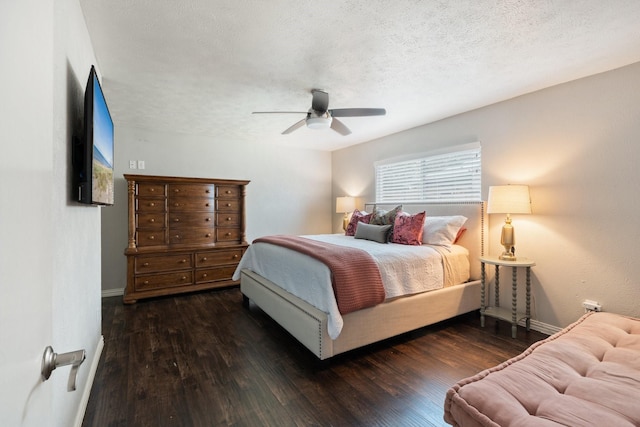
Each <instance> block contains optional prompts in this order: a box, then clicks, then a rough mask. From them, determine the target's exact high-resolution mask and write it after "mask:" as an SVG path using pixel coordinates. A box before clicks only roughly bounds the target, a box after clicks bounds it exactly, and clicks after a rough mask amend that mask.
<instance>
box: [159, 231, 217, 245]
mask: <svg viewBox="0 0 640 427" xmlns="http://www.w3.org/2000/svg"><path fill="white" fill-rule="evenodd" d="M214 243H215V232H214V230H212V229H210V228H188V229H179V230H173V229H171V230H170V231H169V244H171V245H206V244H214Z"/></svg>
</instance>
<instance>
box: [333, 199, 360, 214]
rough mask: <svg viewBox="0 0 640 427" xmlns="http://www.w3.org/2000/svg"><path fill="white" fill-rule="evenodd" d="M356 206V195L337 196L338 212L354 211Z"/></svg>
mask: <svg viewBox="0 0 640 427" xmlns="http://www.w3.org/2000/svg"><path fill="white" fill-rule="evenodd" d="M355 208H356V199H355V197H348V196H344V197H337V198H336V213H347V212H352V211H353V210H354V209H355Z"/></svg>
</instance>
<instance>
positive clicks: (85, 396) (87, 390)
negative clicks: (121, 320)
mask: <svg viewBox="0 0 640 427" xmlns="http://www.w3.org/2000/svg"><path fill="white" fill-rule="evenodd" d="M103 348H104V336H102V335H100V340H98V345H97V346H96V351H95V352H94V353H93V360H91V366H90V367H89V376H88V377H87V382H86V383H85V385H84V390H83V391H82V397H81V398H80V405H78V413H77V414H76V422H75V423H74V426H75V427H82V420H84V414H85V412H86V411H87V405H88V404H89V395H90V394H91V387H93V380H94V379H95V378H96V372H97V371H98V363H99V362H100V356H101V355H102V349H103Z"/></svg>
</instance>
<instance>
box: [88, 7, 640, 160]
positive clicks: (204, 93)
mask: <svg viewBox="0 0 640 427" xmlns="http://www.w3.org/2000/svg"><path fill="white" fill-rule="evenodd" d="M80 3H81V5H82V9H83V11H84V14H85V17H86V21H87V27H88V29H89V33H90V36H91V40H92V43H93V46H94V50H95V53H96V57H97V60H98V67H99V69H100V72H101V74H102V81H103V86H104V90H105V94H106V98H107V101H108V103H109V108H110V110H111V114H112V116H113V119H114V121H115V124H116V126H125V125H126V126H132V127H139V128H143V129H153V130H156V131H161V132H162V131H167V132H178V133H188V134H199V135H206V136H210V138H211V142H212V143H220V144H227V143H231V144H233V143H243V142H247V141H248V142H252V143H260V144H280V145H282V144H284V145H291V146H297V147H305V148H310V149H320V150H335V149H338V148H341V147H346V146H349V145H353V144H358V143H361V142H364V141H368V140H371V139H374V138H378V137H381V136H385V135H389V134H392V133H395V132H399V131H402V130H405V129H409V128H412V127H416V126H419V125H422V124H425V123H429V122H432V121H435V120H438V119H441V118H445V117H448V116H452V115H455V114H458V113H461V112H464V111H469V110H472V109H475V108H478V107H482V106H484V105H488V104H492V103H495V102H498V101H501V100H505V99H509V98H512V97H514V96H518V95H522V94H525V93H528V92H532V91H535V90H538V89H542V88H545V87H548V86H552V85H555V84H558V83H563V82H566V81H569V80H574V79H577V78H580V77H584V76H588V75H591V74H596V73H599V72H603V71H607V70H611V69H614V68H618V67H621V66H624V65H627V64H631V63H634V62H638V61H640V24H639V23H638V22H639V20H640V1H638V0H607V1H603V0H555V1H552V0H529V1H524V0H507V1H500V0H493V1H489V0H451V1H446V0H440V1H436V0H428V1H426V0H425V1H418V0H413V1H411V0H395V1H388V0H384V1H381V0H351V1H327V2H317V1H316V2H309V1H303V0H273V1H259V0H224V1H221V0H135V1H131V0H108V1H105V0H80ZM312 88H321V89H324V90H326V91H328V92H329V94H330V103H329V107H330V108H348V107H376V108H378V107H382V108H386V109H387V115H386V116H382V117H365V118H344V119H342V121H343V122H344V123H345V124H346V125H347V126H348V127H349V128H350V129H351V130H352V131H353V133H352V134H351V135H349V136H346V137H345V136H341V135H339V134H338V133H336V132H334V131H332V130H331V129H327V130H311V129H307V128H306V127H303V128H300V129H299V130H297V131H295V132H294V133H292V134H290V135H281V132H282V131H284V130H285V129H286V128H288V127H289V126H290V125H292V124H293V123H295V122H296V121H298V120H300V119H302V118H303V117H304V114H300V115H295V114H277V115H276V114H269V115H252V114H251V112H252V111H265V110H267V111H268V110H286V111H303V112H304V111H307V110H308V108H309V107H310V105H311V94H310V90H311V89H312Z"/></svg>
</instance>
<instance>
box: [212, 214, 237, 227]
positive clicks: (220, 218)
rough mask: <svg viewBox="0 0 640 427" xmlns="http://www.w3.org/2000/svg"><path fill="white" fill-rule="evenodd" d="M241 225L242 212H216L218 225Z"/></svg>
mask: <svg viewBox="0 0 640 427" xmlns="http://www.w3.org/2000/svg"><path fill="white" fill-rule="evenodd" d="M238 225H240V214H237V213H232V212H229V213H216V226H218V227H236V226H238Z"/></svg>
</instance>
